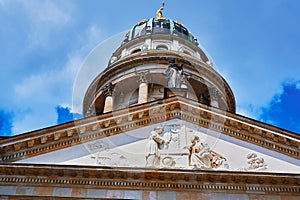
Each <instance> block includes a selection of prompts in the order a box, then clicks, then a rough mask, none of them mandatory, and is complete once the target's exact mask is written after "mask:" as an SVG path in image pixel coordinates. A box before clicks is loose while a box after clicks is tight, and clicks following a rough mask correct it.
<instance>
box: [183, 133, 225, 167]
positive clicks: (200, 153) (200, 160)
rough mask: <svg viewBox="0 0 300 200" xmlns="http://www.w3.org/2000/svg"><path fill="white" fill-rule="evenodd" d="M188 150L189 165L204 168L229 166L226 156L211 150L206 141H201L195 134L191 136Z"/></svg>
mask: <svg viewBox="0 0 300 200" xmlns="http://www.w3.org/2000/svg"><path fill="white" fill-rule="evenodd" d="M188 150H189V166H194V167H196V168H204V169H213V168H223V169H228V168H229V165H228V163H227V161H226V158H224V157H223V156H221V155H220V154H218V153H216V152H214V151H212V150H211V149H210V147H209V146H208V144H207V143H202V142H201V141H200V138H199V136H197V135H195V136H194V137H193V138H192V140H191V145H190V146H189V147H188Z"/></svg>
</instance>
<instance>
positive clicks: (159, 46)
mask: <svg viewBox="0 0 300 200" xmlns="http://www.w3.org/2000/svg"><path fill="white" fill-rule="evenodd" d="M156 50H168V47H167V46H165V45H158V46H156Z"/></svg>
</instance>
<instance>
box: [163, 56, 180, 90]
mask: <svg viewBox="0 0 300 200" xmlns="http://www.w3.org/2000/svg"><path fill="white" fill-rule="evenodd" d="M165 74H166V76H167V81H168V88H181V83H182V79H183V68H182V65H180V66H178V65H176V64H175V60H174V59H171V60H170V61H169V66H168V69H167V70H166V72H165Z"/></svg>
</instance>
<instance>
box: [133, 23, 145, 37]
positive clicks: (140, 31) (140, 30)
mask: <svg viewBox="0 0 300 200" xmlns="http://www.w3.org/2000/svg"><path fill="white" fill-rule="evenodd" d="M146 25H147V23H144V24H141V25H136V26H135V27H134V28H133V30H132V37H133V38H136V37H139V36H142V35H145V34H146Z"/></svg>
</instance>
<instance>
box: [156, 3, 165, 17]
mask: <svg viewBox="0 0 300 200" xmlns="http://www.w3.org/2000/svg"><path fill="white" fill-rule="evenodd" d="M164 7H165V2H162V6H161V8H160V9H158V10H157V11H156V19H159V20H165V18H164V17H163V14H162V11H163V10H164Z"/></svg>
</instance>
